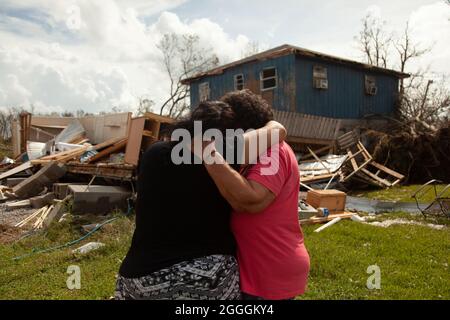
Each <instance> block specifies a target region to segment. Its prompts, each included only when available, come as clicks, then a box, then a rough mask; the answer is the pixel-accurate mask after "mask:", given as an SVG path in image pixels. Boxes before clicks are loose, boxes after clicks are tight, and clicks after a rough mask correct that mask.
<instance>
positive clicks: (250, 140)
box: [240, 120, 287, 164]
mask: <svg viewBox="0 0 450 320" xmlns="http://www.w3.org/2000/svg"><path fill="white" fill-rule="evenodd" d="M286 136H287V131H286V128H285V127H284V126H283V125H282V124H281V123H279V122H277V121H274V120H272V121H269V122H268V123H267V124H266V125H265V126H264V127H262V128H259V129H257V130H253V131H249V132H246V133H244V151H245V152H244V159H242V162H240V163H241V164H251V163H256V161H257V159H258V157H259V156H260V155H262V154H263V153H264V152H266V151H267V149H269V148H270V147H272V146H273V145H275V144H277V143H280V142H283V141H284V140H286ZM264 140H265V141H267V144H266V145H264V144H261V143H260V142H261V141H264ZM252 146H253V148H256V150H255V151H256V152H253V153H252V152H251V149H252ZM240 160H241V159H240Z"/></svg>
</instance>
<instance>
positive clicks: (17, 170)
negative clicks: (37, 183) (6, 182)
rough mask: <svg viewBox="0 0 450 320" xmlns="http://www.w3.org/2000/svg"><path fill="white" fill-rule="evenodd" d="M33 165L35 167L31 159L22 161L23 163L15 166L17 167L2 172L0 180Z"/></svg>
mask: <svg viewBox="0 0 450 320" xmlns="http://www.w3.org/2000/svg"><path fill="white" fill-rule="evenodd" d="M32 167H33V164H32V163H31V162H30V161H27V162H25V163H22V164H21V165H19V166H17V167H15V168H13V169H11V170H9V171H6V172H4V173H2V174H0V180H3V179H5V178H8V177H11V176H13V175H15V174H17V173H20V172H22V171H25V170H28V169H30V168H32Z"/></svg>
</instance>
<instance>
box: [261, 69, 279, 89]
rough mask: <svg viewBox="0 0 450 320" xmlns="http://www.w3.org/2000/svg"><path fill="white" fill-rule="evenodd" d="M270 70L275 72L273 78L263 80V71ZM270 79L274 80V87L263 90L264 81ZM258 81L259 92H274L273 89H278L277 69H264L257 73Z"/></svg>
mask: <svg viewBox="0 0 450 320" xmlns="http://www.w3.org/2000/svg"><path fill="white" fill-rule="evenodd" d="M270 69H274V70H275V76H272V77H267V78H264V77H263V74H264V71H266V70H270ZM271 79H275V86H273V87H270V88H264V81H266V80H271ZM259 80H260V89H261V91H269V90H274V89H276V88H278V70H277V68H276V67H267V68H264V69H263V70H262V71H261V72H260V73H259Z"/></svg>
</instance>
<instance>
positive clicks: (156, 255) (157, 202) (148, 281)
mask: <svg viewBox="0 0 450 320" xmlns="http://www.w3.org/2000/svg"><path fill="white" fill-rule="evenodd" d="M234 117H235V113H234V112H233V110H232V109H231V108H230V106H229V105H227V104H226V103H223V102H205V103H202V104H201V105H200V106H199V107H198V108H196V109H195V110H194V111H193V112H192V113H191V115H190V117H189V118H188V119H187V120H184V121H181V122H179V123H178V124H177V125H175V127H174V128H184V129H187V130H188V131H189V132H190V133H191V134H192V133H193V132H194V130H193V124H194V121H202V129H203V132H204V131H206V130H207V129H211V128H215V129H219V130H220V131H221V132H224V133H225V130H226V129H235V125H234V124H235V119H234ZM203 132H202V133H203ZM176 143H177V142H171V141H165V142H157V143H155V144H153V145H152V146H151V147H150V148H149V149H148V150H147V151H146V152H145V154H144V155H143V157H142V158H141V163H140V170H139V176H138V182H137V183H138V185H137V192H138V196H137V201H136V230H135V232H134V235H133V240H132V244H131V247H130V249H129V252H128V254H127V256H126V258H125V260H124V261H123V263H122V265H121V267H120V271H119V277H118V280H117V285H116V293H115V296H116V299H214V300H215V299H239V298H240V290H239V273H238V267H237V262H236V259H235V256H234V255H235V240H234V237H233V235H232V233H231V230H230V226H229V223H230V214H231V207H230V205H229V204H228V203H227V201H226V200H225V199H224V198H223V197H222V196H221V195H220V192H219V190H218V189H217V187H216V185H215V184H214V182H213V180H212V179H211V178H210V176H209V175H208V172H207V171H206V169H205V167H204V166H203V165H202V164H201V163H202V162H201V161H200V162H199V163H200V164H179V165H176V164H174V162H173V161H172V158H171V153H172V148H173V147H174V145H175V144H176ZM189 156H190V157H191V160H192V162H191V163H195V162H194V160H195V155H194V153H190V154H189ZM197 160H198V159H197Z"/></svg>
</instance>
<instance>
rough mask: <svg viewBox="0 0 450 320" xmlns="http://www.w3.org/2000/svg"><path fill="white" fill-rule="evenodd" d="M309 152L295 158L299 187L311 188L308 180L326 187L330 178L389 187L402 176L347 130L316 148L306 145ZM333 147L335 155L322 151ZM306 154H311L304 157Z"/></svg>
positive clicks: (327, 150)
mask: <svg viewBox="0 0 450 320" xmlns="http://www.w3.org/2000/svg"><path fill="white" fill-rule="evenodd" d="M307 149H308V151H309V155H306V156H302V157H301V158H300V162H299V169H300V181H301V184H302V186H303V187H305V188H307V189H309V190H311V189H312V188H311V186H310V185H311V184H317V183H326V182H327V184H326V185H325V187H324V189H325V190H326V189H328V187H329V186H330V185H331V183H332V182H340V183H347V182H349V181H350V180H354V181H359V182H362V183H364V184H368V185H372V186H376V187H381V188H389V187H393V186H395V185H397V184H398V183H399V182H400V181H402V179H403V178H404V176H403V175H402V174H400V173H398V172H396V171H394V170H392V169H390V168H388V167H386V166H384V165H382V164H380V163H378V162H376V161H375V160H374V158H373V157H372V155H371V154H370V153H369V152H368V151H367V149H366V148H365V147H364V145H363V144H362V143H361V141H360V140H359V139H358V137H357V136H356V134H355V132H353V131H350V132H348V133H346V134H344V135H342V136H340V137H339V138H337V140H336V144H335V145H329V146H325V147H322V148H320V149H318V150H316V151H313V150H311V148H309V147H308V148H307ZM333 149H337V151H338V152H339V154H338V155H335V154H327V155H324V156H321V157H319V156H320V155H321V154H323V153H325V152H329V153H330V152H331V151H332V150H333ZM308 158H313V159H312V160H308Z"/></svg>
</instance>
